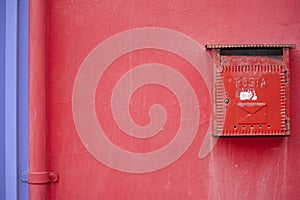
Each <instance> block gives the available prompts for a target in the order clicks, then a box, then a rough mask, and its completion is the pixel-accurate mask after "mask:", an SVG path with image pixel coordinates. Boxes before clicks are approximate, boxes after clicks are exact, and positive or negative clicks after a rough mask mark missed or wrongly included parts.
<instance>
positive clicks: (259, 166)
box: [47, 0, 300, 199]
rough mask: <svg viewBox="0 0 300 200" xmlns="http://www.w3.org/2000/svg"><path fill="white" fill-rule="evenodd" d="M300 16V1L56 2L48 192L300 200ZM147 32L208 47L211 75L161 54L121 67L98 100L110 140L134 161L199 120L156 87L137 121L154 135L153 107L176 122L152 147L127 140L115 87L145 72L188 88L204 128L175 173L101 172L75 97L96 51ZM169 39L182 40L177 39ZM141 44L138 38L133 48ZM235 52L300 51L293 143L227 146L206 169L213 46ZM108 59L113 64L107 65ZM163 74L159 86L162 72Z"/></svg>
mask: <svg viewBox="0 0 300 200" xmlns="http://www.w3.org/2000/svg"><path fill="white" fill-rule="evenodd" d="M299 11H300V2H299V1H298V0H272V1H259V0H252V1H246V0H241V1H235V0H210V1H204V0H202V1H198V0H190V1H168V0H153V1H146V0H144V1H143V0H130V1H125V0H124V1H120V0H119V1H114V0H107V1H96V0H89V1H87V0H77V1H76V0H75V1H58V0H52V1H49V2H48V66H47V74H48V77H47V79H48V82H47V113H48V116H47V117H48V154H49V161H48V162H49V169H50V170H51V171H54V172H57V173H58V174H59V176H60V179H59V181H58V182H57V183H55V184H53V185H50V187H49V197H50V199H100V198H102V199H297V198H298V196H299V195H298V188H299V187H300V171H299V169H300V160H299V158H298V157H299V154H300V129H299V126H298V125H297V124H298V121H299V120H300V106H299V104H298V102H300V95H299V94H300V68H299V64H300V51H299V50H298V49H299V47H300V32H299V30H300V17H299ZM140 27H161V28H167V29H171V30H175V31H177V32H180V33H183V34H185V35H187V36H189V37H190V38H192V39H193V40H195V41H196V42H197V43H198V44H199V45H200V47H202V48H200V50H201V52H200V54H199V56H200V57H201V56H202V57H201V59H199V61H197V62H199V66H204V67H203V68H199V69H200V72H197V70H195V69H194V68H193V66H192V65H191V63H188V62H187V61H186V60H185V59H182V58H180V57H178V56H176V55H173V54H172V53H171V54H170V53H167V52H165V51H161V50H153V49H147V50H138V51H135V52H133V53H131V54H130V53H127V54H126V55H124V56H122V57H120V58H117V59H116V60H115V61H114V63H112V65H111V66H110V68H109V69H108V70H107V71H106V72H105V74H103V77H102V80H100V83H99V85H98V87H97V88H98V89H97V93H96V109H98V110H97V117H98V122H99V123H100V124H101V123H102V125H101V126H102V128H103V130H104V132H106V133H110V134H112V135H108V136H107V137H108V138H109V139H111V140H112V141H113V142H114V143H115V144H116V145H120V146H122V148H124V149H127V150H128V151H133V152H134V151H135V152H139V151H141V152H147V151H153V150H155V149H158V148H160V147H161V146H163V145H164V143H165V142H170V141H171V140H172V138H173V137H175V136H174V135H175V134H176V131H175V133H173V132H172V131H173V130H177V128H178V126H179V125H180V123H182V121H189V120H190V119H181V118H180V114H181V111H180V101H179V102H178V100H176V97H177V96H176V94H175V95H174V94H172V91H169V90H167V89H166V88H161V87H159V86H157V85H150V86H149V85H148V86H146V87H144V88H143V89H141V90H140V91H139V92H137V93H136V96H133V99H135V100H133V102H131V104H130V105H131V107H130V108H132V109H133V111H131V112H132V113H131V115H132V116H133V118H134V119H135V122H136V123H138V124H140V125H145V124H147V123H149V118H147V115H146V114H145V113H147V108H148V106H150V105H152V104H153V103H159V104H162V105H163V106H165V108H166V112H167V113H168V115H167V117H168V118H167V123H166V126H165V127H164V128H165V131H164V132H161V134H162V135H161V136H157V137H156V136H155V138H149V139H148V140H153V141H146V140H145V139H144V140H138V139H130V137H129V136H128V135H126V136H124V135H125V134H124V133H123V132H122V130H120V128H118V126H116V125H115V122H114V119H113V118H112V114H111V111H110V106H109V105H108V104H110V95H111V94H112V90H113V89H112V86H111V85H110V84H113V83H115V82H117V81H118V79H120V77H121V76H122V74H124V73H125V72H127V71H129V70H132V69H133V68H134V67H135V66H137V65H139V64H143V63H162V64H164V65H168V66H171V67H172V68H173V69H176V70H177V71H179V72H180V73H181V74H183V76H184V77H185V78H186V79H188V80H189V82H190V84H191V85H192V88H193V89H194V92H195V94H196V98H197V100H198V102H199V107H200V118H199V120H200V121H199V124H198V131H197V134H196V136H195V138H194V139H193V141H192V144H191V146H190V147H189V148H188V149H187V151H185V152H184V154H183V155H182V156H181V157H180V158H179V159H178V160H176V161H174V162H173V163H172V164H171V165H168V166H166V167H165V168H163V169H159V170H156V171H153V172H150V173H127V172H121V171H118V170H115V169H112V168H110V167H107V166H106V165H105V164H102V163H101V162H99V161H98V160H99V159H98V160H97V159H95V157H93V156H92V155H91V154H90V153H89V152H88V150H87V149H88V148H89V147H88V144H84V142H82V140H84V139H82V138H81V140H80V137H79V135H78V132H80V130H79V129H78V127H76V124H75V122H74V113H73V112H74V110H72V103H73V101H74V94H73V92H74V91H73V90H74V87H75V86H74V85H75V83H76V80H77V79H76V77H77V73H79V71H80V67H81V66H82V63H83V62H84V59H85V58H86V57H87V56H88V54H89V53H90V52H91V51H92V50H93V49H94V48H95V47H96V46H97V45H99V44H102V43H101V42H103V41H104V40H106V39H107V38H109V37H111V36H113V35H115V34H118V33H120V32H123V31H127V30H130V29H134V28H140ZM146 36H147V37H151V36H149V35H146ZM146 36H144V37H146ZM141 37H143V36H141ZM170 38H172V39H174V37H173V36H172V35H170ZM145 40H147V39H146V38H145ZM134 41H135V39H134V38H130V37H129V39H128V44H129V45H130V43H131V42H132V43H134ZM162 43H163V41H162ZM227 43H229V44H231V43H233V44H239V43H241V44H245V43H246V44H248V43H251V44H278V43H279V44H280V43H288V44H289V43H292V44H296V48H295V49H291V52H290V61H291V63H290V64H291V136H289V137H247V138H221V139H219V140H218V141H217V144H216V145H215V147H214V148H213V150H212V151H211V152H210V153H209V154H208V155H207V156H206V157H205V158H202V159H200V158H199V157H198V153H199V149H200V146H201V145H202V142H203V140H204V136H205V135H206V133H207V129H208V126H209V123H210V121H211V118H210V114H207V113H209V112H208V110H210V109H211V102H210V97H209V91H210V90H211V89H210V86H209V83H207V80H209V78H207V77H203V74H205V73H206V72H202V71H201V70H209V69H210V68H209V67H210V66H207V63H209V58H206V57H205V56H204V54H205V51H206V50H205V48H204V46H205V44H227ZM113 44H114V46H113V47H111V48H109V52H113V49H114V48H120V47H119V46H118V43H113ZM170 45H172V43H170ZM174 45H176V41H174ZM116 51H117V50H116ZM105 55H106V54H105ZM101 59H105V58H104V57H103V58H101V56H99V60H101ZM99 62H100V61H99ZM95 71H97V69H95ZM157 73H158V74H157V75H158V76H159V75H160V74H159V73H160V71H159V70H158V72H157ZM201 73H202V74H201ZM199 74H200V75H199ZM145 77H147V76H146V75H145ZM93 78H95V77H91V78H90V79H91V80H92V79H93ZM165 78H166V79H167V78H168V77H167V76H166V77H165ZM207 85H208V86H207ZM147 87H148V88H147ZM147 91H148V92H147ZM149 91H150V92H149ZM151 91H152V92H153V93H151ZM84 95H85V91H82V96H84ZM160 95H162V96H160ZM270 95H271V94H270ZM97 100H98V102H97ZM92 103H93V102H92ZM135 104H138V105H135ZM73 107H74V105H73ZM145 107H146V108H145ZM126 109H127V108H126ZM126 109H125V108H124V112H125V110H126ZM134 109H135V110H134ZM139 112H142V114H139ZM192 112H194V111H192ZM191 121H192V120H191ZM87 126H88V125H87ZM90 131H91V132H93V129H92V128H91V129H90ZM95 134H98V133H95ZM172 134H173V135H172ZM186 134H189V133H186ZM162 136H164V137H166V138H164V137H162ZM99 148H100V150H99V149H98V150H99V151H101V147H99ZM104 150H105V149H104ZM104 150H103V151H104ZM112 159H114V158H113V157H112ZM100 160H101V159H100ZM124 162H125V161H124Z"/></svg>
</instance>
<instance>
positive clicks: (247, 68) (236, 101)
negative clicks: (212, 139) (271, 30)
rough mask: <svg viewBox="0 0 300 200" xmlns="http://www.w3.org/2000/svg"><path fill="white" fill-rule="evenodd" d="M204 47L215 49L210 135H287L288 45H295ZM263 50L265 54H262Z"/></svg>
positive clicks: (288, 129)
mask: <svg viewBox="0 0 300 200" xmlns="http://www.w3.org/2000/svg"><path fill="white" fill-rule="evenodd" d="M206 47H207V48H208V49H214V50H213V51H212V57H213V60H214V64H213V67H214V69H213V71H214V81H215V83H214V92H213V94H214V104H215V105H214V112H215V119H214V121H215V127H214V131H213V135H215V136H262V135H289V134H290V111H289V106H288V103H289V102H290V101H289V99H290V97H289V94H288V92H287V91H289V87H290V85H289V84H290V80H289V76H288V74H289V72H290V66H289V62H288V60H289V57H288V56H289V54H288V52H289V49H288V48H287V47H295V45H284V44H281V45H274V44H273V45H263V44H260V45H255V44H252V45H207V46H206ZM262 48H263V49H262ZM224 49H225V50H227V49H231V51H229V52H231V53H229V52H228V51H227V52H228V53H227V54H226V53H222V52H223V51H222V50H224ZM263 53H265V54H266V55H261V54H263ZM224 54H225V55H224ZM249 54H250V55H249ZM253 54H255V55H253ZM268 54H269V55H268Z"/></svg>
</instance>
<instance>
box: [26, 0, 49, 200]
mask: <svg viewBox="0 0 300 200" xmlns="http://www.w3.org/2000/svg"><path fill="white" fill-rule="evenodd" d="M46 36H47V1H46V0H30V1H29V172H28V180H30V181H28V182H29V197H30V199H31V200H43V199H47V184H46V183H39V182H37V183H35V181H34V177H35V176H34V175H38V176H39V174H45V173H47V171H48V169H47V143H46V125H47V119H46V114H47V113H46V65H47V37H46Z"/></svg>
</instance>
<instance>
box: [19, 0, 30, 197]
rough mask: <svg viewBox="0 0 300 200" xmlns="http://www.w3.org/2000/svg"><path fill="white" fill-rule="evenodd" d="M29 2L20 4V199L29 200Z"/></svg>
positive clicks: (26, 0) (24, 0)
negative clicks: (25, 176) (25, 177)
mask: <svg viewBox="0 0 300 200" xmlns="http://www.w3.org/2000/svg"><path fill="white" fill-rule="evenodd" d="M28 8H29V7H28V0H22V1H19V4H18V98H17V101H18V199H19V200H27V199H28V197H29V195H28V184H27V183H26V182H22V180H21V178H20V177H21V175H22V173H24V172H27V170H28Z"/></svg>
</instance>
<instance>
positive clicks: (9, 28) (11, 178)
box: [5, 0, 18, 200]
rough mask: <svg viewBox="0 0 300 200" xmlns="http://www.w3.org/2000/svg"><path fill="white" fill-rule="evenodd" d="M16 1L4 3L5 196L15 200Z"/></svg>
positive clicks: (10, 0)
mask: <svg viewBox="0 0 300 200" xmlns="http://www.w3.org/2000/svg"><path fill="white" fill-rule="evenodd" d="M17 4H18V1H17V0H9V1H7V2H6V25H5V27H6V29H5V39H6V40H5V196H6V199H7V200H17V11H18V7H17Z"/></svg>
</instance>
